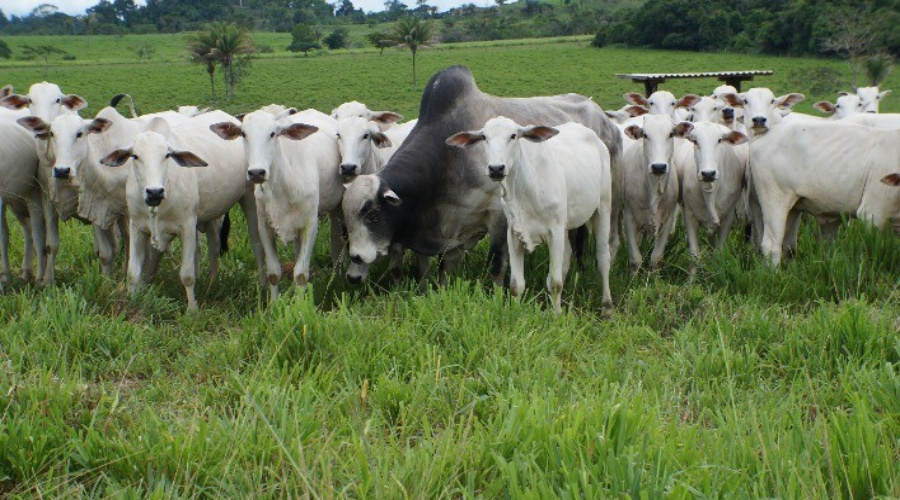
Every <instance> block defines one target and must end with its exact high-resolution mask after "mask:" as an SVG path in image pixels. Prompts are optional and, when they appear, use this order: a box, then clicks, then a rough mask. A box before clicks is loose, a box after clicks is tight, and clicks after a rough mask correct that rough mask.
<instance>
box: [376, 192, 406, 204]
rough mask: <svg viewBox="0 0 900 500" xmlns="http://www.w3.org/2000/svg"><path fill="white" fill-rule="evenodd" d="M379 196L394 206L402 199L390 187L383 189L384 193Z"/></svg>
mask: <svg viewBox="0 0 900 500" xmlns="http://www.w3.org/2000/svg"><path fill="white" fill-rule="evenodd" d="M381 196H382V198H384V201H386V202H388V204H390V205H393V206H395V207H398V206H400V205H401V204H402V203H403V200H401V199H400V197H399V196H397V193H395V192H394V191H393V190H391V189H388V190H387V191H385V192H384V194H383V195H381Z"/></svg>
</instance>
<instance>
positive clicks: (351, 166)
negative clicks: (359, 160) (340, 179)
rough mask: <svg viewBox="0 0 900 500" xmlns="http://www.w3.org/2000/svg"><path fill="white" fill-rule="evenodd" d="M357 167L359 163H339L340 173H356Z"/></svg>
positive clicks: (345, 174) (347, 174)
mask: <svg viewBox="0 0 900 500" xmlns="http://www.w3.org/2000/svg"><path fill="white" fill-rule="evenodd" d="M358 169H359V165H357V164H355V163H341V175H344V176H349V175H357V174H358V173H359V172H358Z"/></svg>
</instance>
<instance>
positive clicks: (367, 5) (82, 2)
mask: <svg viewBox="0 0 900 500" xmlns="http://www.w3.org/2000/svg"><path fill="white" fill-rule="evenodd" d="M99 1H100V0H57V1H55V2H54V1H53V0H49V1H48V0H0V9H2V10H3V13H4V14H6V16H7V17H9V16H11V15H16V16H25V15H28V14H29V13H30V12H31V11H32V10H33V9H34V8H35V7H37V6H38V5H41V4H44V3H50V4H53V5H56V7H57V8H59V10H60V12H64V13H66V14H69V15H77V14H84V11H85V9H87V8H88V7H93V6H94V5H97V3H98V2H99ZM401 1H403V3H405V4H406V5H409V6H410V7H415V5H416V2H415V0H401ZM137 3H138V4H143V3H144V2H143V1H142V0H137ZM331 3H337V0H332V1H331ZM427 3H428V5H434V6H437V8H438V10H440V11H444V10H447V9H449V8H452V7H458V6H460V5H463V4H467V3H474V4H475V5H478V6H480V7H484V6H490V5H494V2H493V0H490V1H488V0H429V1H428V2H427ZM353 5H355V6H356V7H357V8H362V9H363V10H364V11H366V12H371V11H381V10H384V0H353Z"/></svg>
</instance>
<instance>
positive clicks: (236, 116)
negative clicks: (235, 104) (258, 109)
mask: <svg viewBox="0 0 900 500" xmlns="http://www.w3.org/2000/svg"><path fill="white" fill-rule="evenodd" d="M245 116H247V113H241V114H239V115H234V119H235V120H237V121H239V122H241V123H243V122H244V117H245Z"/></svg>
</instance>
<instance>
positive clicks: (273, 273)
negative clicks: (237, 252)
mask: <svg viewBox="0 0 900 500" xmlns="http://www.w3.org/2000/svg"><path fill="white" fill-rule="evenodd" d="M256 214H257V215H256V216H257V219H256V221H257V225H256V226H257V231H258V232H259V242H260V245H261V246H262V249H263V254H264V255H265V262H266V271H265V272H266V278H265V280H264V281H263V283H268V284H269V300H270V301H274V300H275V299H277V298H278V283H279V282H280V281H281V260H280V259H279V258H278V249H277V248H276V247H275V230H274V229H272V228H271V227H270V226H269V222H268V221H269V216H268V213H267V212H266V204H265V202H264V201H263V200H261V199H257V201H256Z"/></svg>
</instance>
